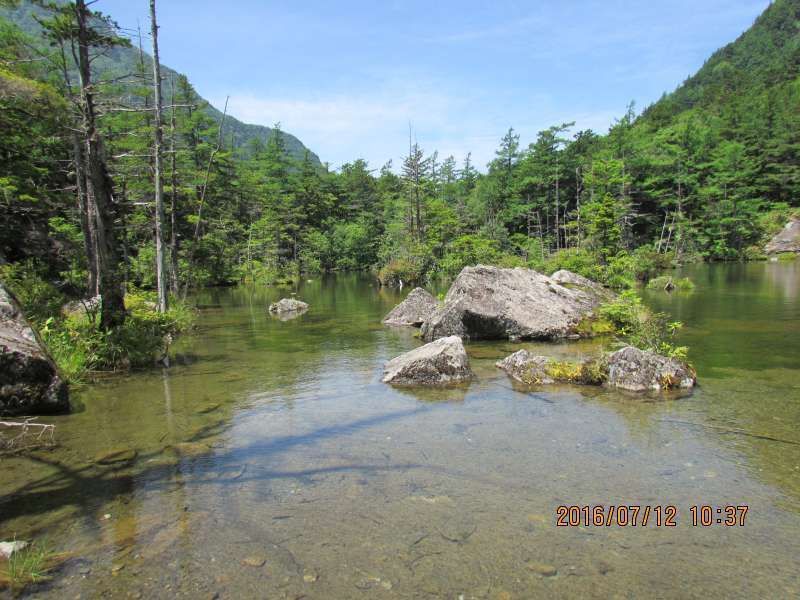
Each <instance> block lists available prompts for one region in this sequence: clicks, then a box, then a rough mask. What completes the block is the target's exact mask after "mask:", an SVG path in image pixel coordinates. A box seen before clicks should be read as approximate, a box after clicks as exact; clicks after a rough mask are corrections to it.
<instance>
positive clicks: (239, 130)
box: [0, 0, 319, 164]
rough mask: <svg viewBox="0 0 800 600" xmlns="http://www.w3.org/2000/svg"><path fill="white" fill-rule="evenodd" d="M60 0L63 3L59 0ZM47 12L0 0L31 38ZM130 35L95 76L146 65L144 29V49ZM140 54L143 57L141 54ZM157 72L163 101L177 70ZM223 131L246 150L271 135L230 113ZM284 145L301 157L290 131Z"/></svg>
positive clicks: (101, 61)
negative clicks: (252, 142) (159, 74)
mask: <svg viewBox="0 0 800 600" xmlns="http://www.w3.org/2000/svg"><path fill="white" fill-rule="evenodd" d="M62 3H63V2H62ZM46 14H47V11H46V10H45V9H44V8H41V7H40V6H37V5H36V4H34V3H33V2H31V1H30V0H21V1H20V2H19V3H18V4H17V5H16V6H4V5H3V4H2V3H0V18H6V19H8V20H9V21H11V22H12V23H14V24H16V25H17V26H18V27H19V28H20V29H21V30H22V31H24V32H25V33H27V34H29V35H30V36H31V38H32V39H34V40H41V39H42V28H41V26H40V25H39V23H38V22H37V20H36V17H39V18H41V17H43V16H45V15H46ZM127 34H128V35H129V37H130V38H131V42H132V45H131V46H129V47H126V46H119V47H115V48H111V49H109V50H108V52H106V53H105V54H104V55H103V56H99V57H98V58H97V60H95V61H94V62H93V71H94V72H95V76H96V77H97V78H99V79H112V78H115V77H122V76H124V75H127V74H130V73H135V72H136V71H137V69H138V67H139V65H140V64H141V63H142V61H144V62H145V63H147V64H148V65H149V63H150V61H151V57H150V54H149V53H148V52H147V49H146V48H147V43H148V41H147V39H146V35H147V31H144V32H142V37H143V38H144V42H143V43H144V45H145V48H144V49H140V48H139V47H138V45H139V35H138V32H135V31H130V30H129V31H127ZM142 55H143V56H142ZM161 73H162V76H163V77H164V97H165V99H166V100H167V101H169V100H170V98H171V97H172V95H173V88H174V87H175V82H177V80H178V78H179V76H180V75H179V73H177V72H176V71H174V70H173V69H171V68H169V67H168V66H166V65H161ZM199 99H200V101H201V103H202V104H203V105H204V106H203V109H202V110H203V112H205V113H206V114H208V115H209V116H210V117H212V118H213V119H214V120H215V121H220V120H221V118H222V110H221V109H222V108H223V107H219V109H218V108H216V107H214V106H212V105H211V104H209V103H208V102H207V101H205V100H204V99H203V98H202V97H199ZM225 133H226V136H227V138H228V140H229V141H230V142H231V143H232V144H233V147H234V148H238V149H241V150H242V151H244V152H246V151H247V148H248V145H249V142H251V141H253V140H259V141H261V142H263V143H266V142H267V141H268V140H269V138H270V136H271V135H272V134H273V129H272V128H271V127H265V126H263V125H252V124H249V123H242V122H241V121H239V120H238V119H236V118H234V117H232V116H231V115H230V114H228V115H227V117H226V119H225ZM283 137H284V144H285V145H286V150H287V152H288V153H289V155H290V156H291V157H292V158H294V159H295V160H302V159H303V157H304V156H305V153H306V151H307V148H306V147H305V146H304V145H303V143H302V142H301V141H300V140H299V139H297V138H296V137H295V136H293V135H291V134H290V133H287V132H283ZM310 157H311V160H312V162H314V163H316V164H319V159H318V158H317V155H316V154H314V153H313V152H312V153H311V154H310Z"/></svg>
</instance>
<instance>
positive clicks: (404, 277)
mask: <svg viewBox="0 0 800 600" xmlns="http://www.w3.org/2000/svg"><path fill="white" fill-rule="evenodd" d="M424 275H425V269H424V263H422V262H420V261H418V260H415V259H414V258H413V257H405V258H394V259H392V260H390V261H389V262H388V263H387V264H386V265H385V266H384V267H383V268H382V269H381V270H380V271H378V280H379V281H380V282H381V285H387V286H389V285H399V283H400V281H403V282H404V283H410V284H414V283H418V282H420V281H421V280H422V278H423V276H424Z"/></svg>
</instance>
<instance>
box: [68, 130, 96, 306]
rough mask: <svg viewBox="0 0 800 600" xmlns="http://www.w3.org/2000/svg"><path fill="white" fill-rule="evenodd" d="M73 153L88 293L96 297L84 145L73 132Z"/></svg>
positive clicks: (93, 247) (94, 262) (92, 237)
mask: <svg viewBox="0 0 800 600" xmlns="http://www.w3.org/2000/svg"><path fill="white" fill-rule="evenodd" d="M72 154H73V161H74V163H75V189H76V194H77V196H78V214H79V215H80V219H81V232H82V233H83V250H84V252H85V253H86V264H87V268H88V271H89V276H88V279H87V282H86V283H87V293H88V295H89V297H94V296H96V295H97V294H98V293H99V290H98V289H97V254H96V252H95V240H94V228H93V227H92V226H91V225H90V224H89V206H88V202H89V199H88V197H87V193H86V167H85V165H84V160H83V147H82V146H81V140H80V138H79V137H78V134H77V133H73V134H72Z"/></svg>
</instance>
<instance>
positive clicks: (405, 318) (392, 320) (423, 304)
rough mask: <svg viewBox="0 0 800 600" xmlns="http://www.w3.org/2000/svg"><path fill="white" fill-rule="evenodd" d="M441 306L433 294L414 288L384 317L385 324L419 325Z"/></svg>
mask: <svg viewBox="0 0 800 600" xmlns="http://www.w3.org/2000/svg"><path fill="white" fill-rule="evenodd" d="M438 307H439V305H438V303H437V302H436V298H434V297H433V296H432V295H431V294H429V293H428V292H426V291H425V290H423V289H422V288H414V289H413V290H412V291H411V293H409V294H408V296H406V299H405V300H403V301H402V302H401V303H400V304H398V305H397V306H395V307H394V308H393V309H392V311H391V312H390V313H389V314H388V315H386V317H385V318H384V319H383V324H384V325H410V326H412V327H419V326H421V325H422V324H423V323H424V322H425V321H427V320H428V319H430V318H431V317H432V316H433V314H434V313H435V312H436V309H437V308H438Z"/></svg>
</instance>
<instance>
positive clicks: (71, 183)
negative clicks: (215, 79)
mask: <svg viewBox="0 0 800 600" xmlns="http://www.w3.org/2000/svg"><path fill="white" fill-rule="evenodd" d="M4 6H5V9H4V13H0V14H5V15H6V17H8V18H1V19H0V124H1V127H0V194H1V197H2V208H0V210H2V222H1V223H0V264H1V265H2V266H0V268H1V269H2V277H3V278H4V279H5V280H6V281H8V282H10V283H11V284H12V286H13V285H14V284H16V286H17V289H21V290H23V292H18V293H22V294H26V293H31V294H35V295H38V296H43V297H48V298H51V305H48V308H39V309H38V310H39V313H38V316H39V317H41V321H44V319H45V318H46V317H47V315H48V310H49V311H50V314H57V312H58V311H57V310H55V309H53V306H55V305H56V303H57V302H61V301H63V300H64V298H65V297H72V298H87V297H93V296H95V295H97V294H99V295H101V296H102V298H103V302H102V308H101V309H100V314H99V320H98V326H99V328H100V330H101V331H106V332H108V331H111V330H114V329H115V328H117V327H119V326H120V325H121V324H122V323H123V321H124V320H125V318H126V317H125V315H126V311H125V303H126V302H128V304H129V306H128V309H130V303H131V302H134V300H132V298H134V296H133V295H130V298H131V300H128V299H126V298H125V293H126V292H127V293H129V294H133V291H134V290H137V289H158V290H159V294H158V305H159V308H160V309H162V311H161V312H166V309H167V304H168V302H169V298H172V299H180V298H183V297H185V296H186V294H187V292H188V291H189V290H190V289H192V288H193V287H196V286H206V285H223V284H234V283H238V282H255V283H275V282H282V281H286V280H293V279H295V278H297V277H299V276H300V275H301V274H316V273H323V272H328V271H334V270H362V269H363V270H366V269H370V270H373V271H374V272H375V273H376V275H377V277H378V278H379V279H380V281H381V282H382V283H384V284H393V283H396V282H398V281H400V280H402V281H404V282H419V281H424V280H425V279H426V278H430V277H435V276H440V275H441V276H452V275H454V274H456V273H458V271H459V270H460V269H461V268H462V267H463V266H465V265H468V264H475V263H488V264H498V265H506V266H514V265H521V266H522V265H527V266H531V267H533V268H536V269H540V270H551V269H555V268H558V267H565V268H569V269H572V270H574V271H577V272H580V273H583V274H586V275H590V276H592V277H594V278H596V279H598V280H601V281H604V282H605V283H607V284H609V285H612V286H614V287H625V286H627V285H630V284H631V283H632V281H633V280H634V279H635V278H636V277H638V278H646V277H648V276H649V275H651V274H653V273H654V272H655V271H656V270H657V269H659V268H664V267H668V266H669V265H671V264H674V263H675V262H681V261H683V262H685V261H690V260H703V259H705V260H743V259H745V260H746V259H757V258H760V257H762V254H761V249H760V248H761V246H762V243H763V240H764V237H765V236H766V235H768V234H769V233H771V232H772V231H774V230H775V229H776V228H777V227H780V225H782V224H783V222H785V219H786V218H787V217H788V216H789V215H790V214H791V213H793V212H794V211H796V210H797V207H798V203H800V160H799V158H798V157H800V0H776V1H775V2H773V3H772V4H771V5H770V7H769V8H768V9H767V10H766V11H765V12H764V14H762V15H761V16H760V17H759V18H758V19H757V21H756V22H755V24H754V25H753V26H752V27H751V28H750V29H749V30H748V31H747V32H745V33H744V34H743V35H742V36H741V37H740V38H739V39H738V40H736V41H735V42H733V43H732V44H730V45H728V46H726V47H725V48H723V49H721V50H719V51H718V52H717V53H715V54H714V55H713V56H712V57H711V58H710V59H709V60H708V61H707V62H706V64H705V65H704V66H703V67H702V69H700V71H699V72H698V73H697V74H696V75H694V76H693V77H691V78H690V79H688V80H687V81H686V82H685V83H684V84H683V85H682V86H680V87H679V88H678V89H677V90H676V91H675V92H673V93H671V94H668V95H665V96H664V97H663V98H661V99H660V100H659V101H658V102H656V103H655V104H653V105H652V106H649V107H647V108H646V109H645V110H644V111H643V112H642V113H641V114H637V112H636V110H635V107H634V106H632V105H631V106H629V107H628V108H627V110H624V111H621V113H622V114H621V116H620V118H619V119H618V120H617V121H616V122H615V123H614V125H613V126H612V127H611V128H610V129H609V131H608V132H607V133H605V134H600V133H596V132H593V131H589V130H585V131H575V130H574V126H573V124H572V123H560V124H555V125H554V126H552V127H550V128H548V129H546V130H544V131H541V132H539V133H538V136H537V137H536V139H535V141H534V142H533V143H531V144H530V145H529V146H528V147H522V146H521V145H520V141H519V140H520V136H519V134H517V133H516V132H515V131H514V130H513V129H510V130H509V131H508V133H507V134H506V135H505V136H504V137H503V138H502V139H501V140H499V147H498V148H497V151H496V157H495V159H494V160H492V161H491V162H490V163H489V164H488V165H485V169H484V165H474V164H473V163H472V161H471V158H470V156H469V155H467V156H465V157H458V158H456V157H453V156H448V157H440V156H439V155H438V153H437V152H435V151H430V152H425V151H424V150H423V149H422V148H421V147H419V145H418V144H416V143H414V142H413V140H412V141H410V143H409V148H408V153H407V156H406V157H405V158H404V160H403V162H402V164H400V165H392V164H391V162H389V163H387V164H385V165H383V166H380V167H379V168H376V166H375V165H369V164H368V163H367V162H366V161H364V160H361V159H354V160H353V161H352V162H350V163H348V164H345V165H342V166H341V168H340V169H338V170H335V171H334V170H331V169H330V168H329V167H328V166H327V165H323V164H320V162H319V160H318V159H317V157H316V156H315V155H314V154H312V153H311V152H310V151H309V150H307V149H304V148H302V145H300V146H298V144H299V142H297V140H296V139H294V138H291V137H290V136H288V135H287V134H284V133H283V132H282V131H281V129H280V126H279V125H276V126H275V127H274V128H273V129H266V128H264V129H263V130H258V129H256V130H246V129H242V127H245V126H243V125H242V124H241V123H238V122H235V121H234V120H232V119H231V118H230V117H229V116H228V115H225V114H219V113H218V112H215V111H214V109H212V108H210V107H209V106H208V104H207V103H206V101H205V100H203V99H202V98H201V97H200V96H199V95H198V94H197V92H196V91H195V90H194V89H193V87H192V85H191V83H190V82H189V80H188V79H187V77H185V76H183V75H178V74H176V73H174V72H173V71H171V70H168V69H166V68H165V67H162V66H161V65H160V64H159V63H158V61H154V60H153V58H152V56H154V55H155V56H157V51H158V49H157V36H156V35H153V34H152V33H151V34H149V35H145V36H144V39H145V41H144V42H142V41H141V40H142V39H143V38H142V34H141V32H139V34H138V36H133V38H132V37H131V36H129V35H123V34H122V33H121V32H120V30H119V27H118V26H117V25H116V23H115V22H114V21H113V20H112V19H111V18H110V17H108V16H106V15H103V14H101V13H97V12H93V11H92V10H91V9H90V8H88V7H87V5H86V3H85V2H83V1H76V2H43V1H38V2H35V3H27V2H26V3H22V4H21V5H20V3H18V2H17V3H14V2H9V0H5V1H4ZM152 13H153V23H152V32H153V33H156V32H157V31H158V30H157V25H156V15H155V10H154V7H153V11H152ZM20 15H23V16H24V18H23V17H20ZM11 17H14V21H12V19H11ZM18 23H28V24H29V25H30V23H35V28H32V27H31V26H26V27H20V26H19V25H18ZM36 28H38V32H32V31H33V29H36ZM162 35H169V32H168V31H164V32H163V33H162ZM143 45H144V46H146V48H143ZM120 49H125V52H120ZM145 50H147V51H145ZM119 56H123V57H125V59H124V60H122V59H119V60H114V57H119ZM132 57H133V58H132ZM134 59H135V60H134ZM109 65H111V66H109ZM123 66H124V68H122V67H123ZM112 67H113V68H112ZM236 123H238V125H236ZM259 131H261V133H259ZM254 132H255V133H254ZM262 134H263V135H262ZM30 290H36V291H35V292H31V291H30ZM36 317H37V314H34V318H36Z"/></svg>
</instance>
